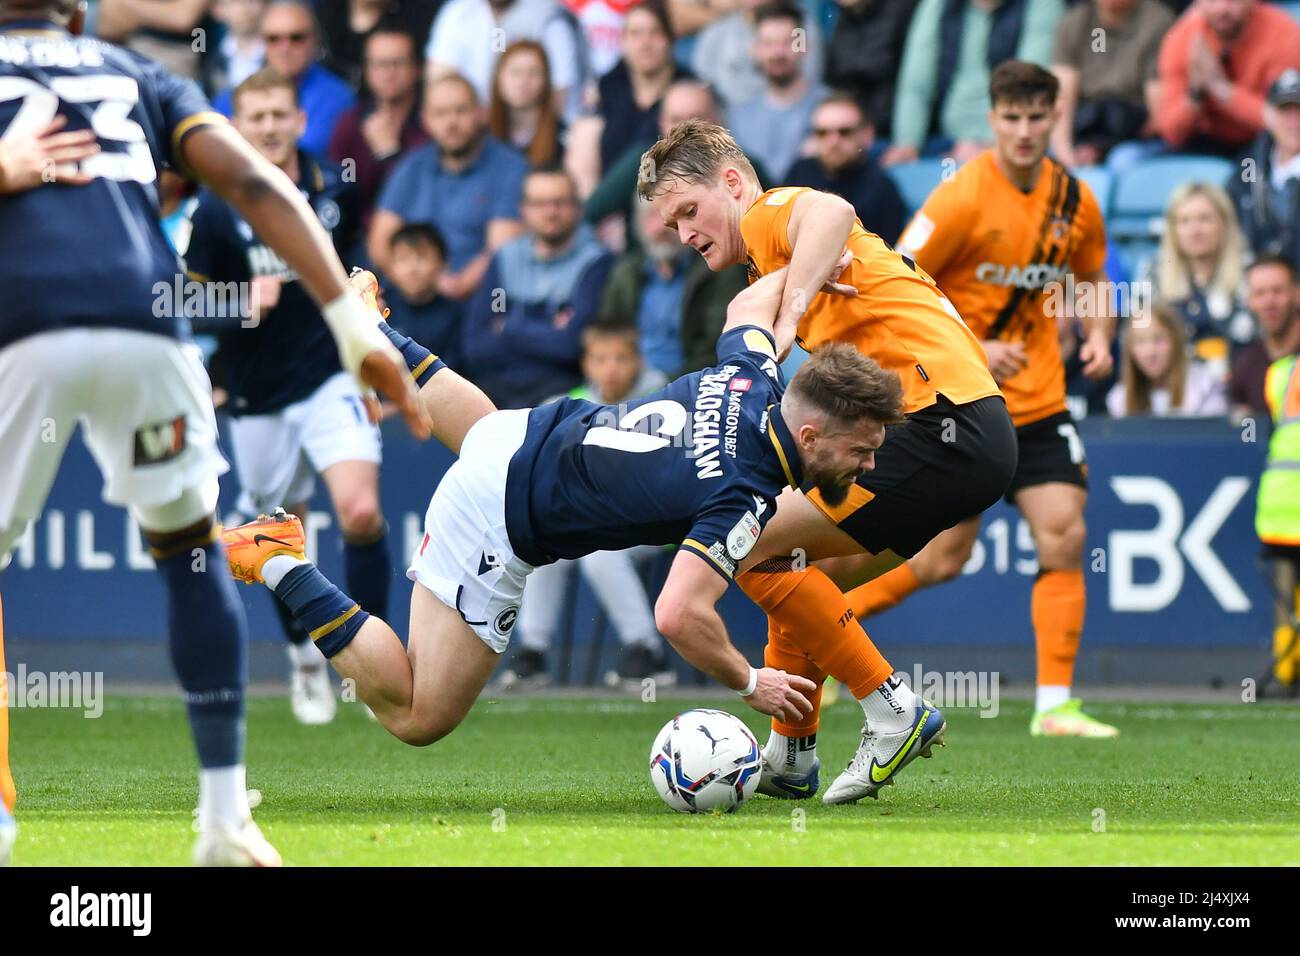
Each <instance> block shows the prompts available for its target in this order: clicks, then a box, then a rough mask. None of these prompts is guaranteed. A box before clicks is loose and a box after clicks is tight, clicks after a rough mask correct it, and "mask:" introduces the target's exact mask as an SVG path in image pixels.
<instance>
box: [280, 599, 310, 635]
mask: <svg viewBox="0 0 1300 956" xmlns="http://www.w3.org/2000/svg"><path fill="white" fill-rule="evenodd" d="M271 604H273V605H274V606H275V616H276V617H278V618H279V619H280V626H281V627H282V628H284V638H285V640H287V641H288V642H289V643H290V644H306V643H307V632H306V631H304V630H303V629H302V628H301V627H299V626H298V622H297V621H295V620H294V619H293V612H292V611H290V610H289V609H288V608H287V607H285V606H284V602H283V601H277V600H276V599H275V595H271Z"/></svg>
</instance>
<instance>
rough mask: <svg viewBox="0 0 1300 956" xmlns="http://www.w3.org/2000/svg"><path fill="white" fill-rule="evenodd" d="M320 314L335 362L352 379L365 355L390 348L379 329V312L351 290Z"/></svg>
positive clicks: (359, 368)
mask: <svg viewBox="0 0 1300 956" xmlns="http://www.w3.org/2000/svg"><path fill="white" fill-rule="evenodd" d="M321 315H322V316H323V317H324V318H325V324H326V325H328V326H329V330H330V334H331V335H333V336H334V342H335V344H336V345H338V347H339V361H340V362H341V363H342V365H343V367H344V368H345V369H346V370H347V371H348V372H350V373H351V374H352V376H353V377H354V378H355V377H356V376H357V375H358V374H359V373H360V371H361V362H362V360H363V359H365V357H366V356H367V355H369V354H370V353H371V352H373V351H374V350H375V349H382V348H384V347H385V346H386V347H388V348H390V349H392V348H393V343H391V342H390V341H388V336H386V335H385V334H384V333H383V332H381V331H380V330H379V313H378V312H376V311H375V310H374V309H372V308H370V307H369V306H368V305H366V303H365V302H364V301H362V299H361V296H360V295H359V294H358V293H356V292H354V291H352V290H348V291H347V292H345V293H343V295H341V296H339V297H338V298H337V299H335V300H334V301H333V302H330V303H328V304H327V305H326V306H325V307H324V308H322V309H321ZM393 351H394V352H396V351H397V350H396V349H393Z"/></svg>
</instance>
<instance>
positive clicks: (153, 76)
mask: <svg viewBox="0 0 1300 956" xmlns="http://www.w3.org/2000/svg"><path fill="white" fill-rule="evenodd" d="M56 115H59V116H64V117H66V118H67V125H66V126H65V127H64V129H65V130H67V131H73V130H82V129H88V128H89V129H94V130H95V133H96V135H97V137H98V139H99V145H100V148H101V152H100V153H99V154H98V155H96V156H93V157H91V158H90V159H87V160H85V161H84V162H82V164H81V169H82V171H83V172H86V173H90V174H92V175H94V176H95V179H94V181H93V182H91V183H90V184H89V185H86V186H61V185H58V184H56V183H51V184H48V185H43V186H40V187H38V188H36V189H31V190H28V191H26V192H22V193H17V194H14V195H8V196H0V302H3V303H4V305H3V307H2V308H0V347H3V346H5V345H8V344H9V343H11V342H13V341H16V340H17V339H20V338H23V337H24V336H27V335H35V334H37V333H39V332H48V331H51V330H54V329H63V328H78V327H113V328H125V329H135V330H139V331H143V332H156V333H158V334H161V335H167V336H171V337H173V338H185V337H188V335H189V325H188V322H187V321H186V318H185V314H184V313H185V310H184V308H183V305H182V304H180V303H177V302H175V296H174V295H173V294H172V293H171V289H172V287H173V282H174V279H175V276H176V273H177V270H178V268H179V263H178V260H177V258H176V253H175V252H173V251H172V248H171V246H169V245H168V244H167V238H166V236H165V235H164V234H163V231H162V226H161V225H160V224H159V221H158V220H159V210H158V190H157V178H158V172H159V170H160V169H161V168H162V166H163V165H164V164H166V163H170V164H171V165H179V162H178V156H177V151H178V148H179V146H180V143H181V141H182V139H183V138H184V137H185V136H186V134H187V133H189V132H190V131H192V130H194V129H197V128H198V127H200V126H203V125H206V124H210V123H223V124H224V123H225V122H226V120H225V119H224V118H223V117H222V116H221V115H219V114H218V113H215V112H213V111H212V110H211V109H210V108H209V106H208V102H207V100H206V99H205V98H204V96H203V94H202V93H201V92H199V88H198V87H197V86H195V85H194V84H193V83H191V82H189V81H188V80H182V79H179V78H177V77H175V76H172V75H171V74H169V73H168V72H167V71H166V70H164V69H163V68H162V67H161V66H160V65H158V64H157V63H154V62H152V61H150V60H147V59H145V58H144V57H141V56H139V55H137V54H134V53H131V52H128V51H126V50H123V49H120V48H118V47H114V46H110V45H109V44H107V43H102V42H100V41H99V40H95V39H90V38H84V37H74V36H72V35H71V34H69V33H68V32H67V31H66V30H62V29H57V28H55V27H54V26H53V25H51V24H48V23H40V22H32V23H28V22H15V23H9V24H6V25H5V27H4V28H3V29H0V136H15V135H22V134H26V133H34V132H37V131H39V130H41V129H44V128H45V126H46V125H48V124H49V122H50V121H51V120H53V119H54V117H55V116H56Z"/></svg>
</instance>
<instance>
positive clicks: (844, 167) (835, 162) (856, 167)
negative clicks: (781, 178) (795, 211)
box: [785, 93, 907, 243]
mask: <svg viewBox="0 0 1300 956" xmlns="http://www.w3.org/2000/svg"><path fill="white" fill-rule="evenodd" d="M812 133H813V143H814V148H815V150H816V152H815V153H814V155H812V156H806V157H804V158H803V159H800V160H798V161H796V162H795V164H794V165H793V166H791V167H790V172H788V173H786V177H785V181H786V184H787V185H790V186H809V187H811V188H813V189H819V190H821V191H822V192H825V193H834V194H835V195H837V196H842V197H843V198H845V199H847V200H848V201H849V202H851V203H852V204H853V209H854V211H855V212H857V214H858V218H859V219H860V220H862V225H863V226H865V227H866V228H867V229H868V230H870V231H871V232H874V233H875V234H876V235H878V236H879V237H880V238H881V239H884V240H885V241H886V242H890V243H892V242H896V241H897V240H898V236H899V234H900V233H901V232H902V231H903V221H904V220H905V219H906V218H907V207H906V206H904V205H903V197H902V196H900V195H899V193H898V187H897V186H895V185H894V181H893V180H892V179H890V178H889V175H888V174H887V173H886V172H885V171H884V170H883V169H881V168H880V166H879V165H878V164H877V163H876V161H875V160H874V159H871V158H870V156H869V155H868V154H869V152H870V150H871V146H872V144H873V143H874V142H875V139H876V128H875V126H874V125H873V124H872V122H871V117H869V116H867V115H866V113H864V112H863V110H862V107H861V106H860V105H858V102H857V100H855V99H854V98H853V97H852V96H851V95H849V94H848V93H832V94H831V95H830V96H828V97H826V98H825V99H824V100H822V101H821V102H820V103H818V104H817V109H816V110H815V111H814V112H813V119H812Z"/></svg>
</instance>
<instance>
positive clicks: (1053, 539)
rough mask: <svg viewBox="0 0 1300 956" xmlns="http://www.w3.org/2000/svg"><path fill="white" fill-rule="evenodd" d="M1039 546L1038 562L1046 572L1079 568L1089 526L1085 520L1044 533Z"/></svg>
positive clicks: (1066, 524) (1069, 523) (1080, 519)
mask: <svg viewBox="0 0 1300 956" xmlns="http://www.w3.org/2000/svg"><path fill="white" fill-rule="evenodd" d="M1040 537H1041V539H1042V540H1041V543H1040V544H1039V546H1038V561H1039V564H1040V566H1041V567H1042V568H1043V569H1044V570H1048V571H1065V570H1069V569H1071V568H1077V567H1079V564H1080V562H1081V561H1082V560H1083V549H1084V547H1085V546H1086V544H1087V540H1088V526H1087V525H1086V524H1084V521H1083V518H1078V519H1076V520H1073V521H1070V522H1068V523H1065V524H1063V525H1060V526H1058V527H1055V528H1052V529H1051V530H1049V531H1047V532H1045V533H1043V534H1042V535H1041V536H1040Z"/></svg>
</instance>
